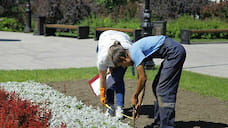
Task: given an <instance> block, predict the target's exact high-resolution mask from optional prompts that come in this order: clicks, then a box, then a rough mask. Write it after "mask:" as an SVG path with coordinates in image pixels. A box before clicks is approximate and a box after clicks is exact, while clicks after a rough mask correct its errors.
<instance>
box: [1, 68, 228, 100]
mask: <svg viewBox="0 0 228 128" xmlns="http://www.w3.org/2000/svg"><path fill="white" fill-rule="evenodd" d="M157 70H158V67H156V69H155V70H147V71H146V72H147V77H148V80H150V81H152V80H153V79H154V76H155V75H156V73H157ZM97 73H98V72H97V68H96V67H90V68H69V69H49V70H0V81H1V82H6V81H18V82H21V81H27V80H34V81H37V82H44V83H45V82H57V81H65V80H79V79H90V78H92V77H93V76H95V75H96V74H97ZM127 79H137V75H135V76H132V74H131V68H128V70H127V72H126V75H125V80H127ZM180 88H182V89H185V90H189V91H192V92H197V93H199V94H202V95H207V96H212V97H217V98H219V99H222V100H228V93H227V92H228V78H221V77H214V76H208V75H203V74H199V73H193V72H190V71H183V72H182V76H181V80H180Z"/></svg>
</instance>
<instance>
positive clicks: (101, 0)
mask: <svg viewBox="0 0 228 128" xmlns="http://www.w3.org/2000/svg"><path fill="white" fill-rule="evenodd" d="M96 1H97V3H98V4H100V5H102V6H104V7H105V8H107V9H112V8H114V7H116V6H119V5H123V4H126V3H127V1H128V0H96Z"/></svg>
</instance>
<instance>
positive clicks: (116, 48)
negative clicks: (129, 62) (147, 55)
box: [108, 41, 127, 66]
mask: <svg viewBox="0 0 228 128" xmlns="http://www.w3.org/2000/svg"><path fill="white" fill-rule="evenodd" d="M108 56H109V58H110V59H111V60H112V62H113V64H114V65H115V66H118V64H119V63H121V62H123V59H122V58H120V57H127V49H124V48H123V47H122V46H121V44H120V42H118V41H115V42H114V44H113V45H112V46H111V47H110V48H109V51H108Z"/></svg>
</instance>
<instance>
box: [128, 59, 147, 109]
mask: <svg viewBox="0 0 228 128" xmlns="http://www.w3.org/2000/svg"><path fill="white" fill-rule="evenodd" d="M137 71H138V82H137V87H136V90H135V92H134V94H133V96H132V99H131V103H132V105H133V106H134V107H135V106H136V105H137V106H138V105H141V103H142V101H143V96H144V91H145V84H146V80H147V76H146V72H145V70H144V66H143V63H142V64H140V65H139V66H138V67H137Z"/></svg>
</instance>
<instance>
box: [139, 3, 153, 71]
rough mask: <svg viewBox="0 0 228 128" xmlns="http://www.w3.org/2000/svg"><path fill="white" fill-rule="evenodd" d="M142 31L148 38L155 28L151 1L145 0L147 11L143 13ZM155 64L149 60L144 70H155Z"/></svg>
mask: <svg viewBox="0 0 228 128" xmlns="http://www.w3.org/2000/svg"><path fill="white" fill-rule="evenodd" d="M140 27H141V29H142V32H143V33H142V36H143V37H146V36H151V35H152V28H153V24H152V23H151V10H150V0H145V9H144V13H143V22H142V24H141V25H140ZM154 67H155V64H154V61H153V59H152V60H148V61H146V62H145V64H144V68H145V69H154Z"/></svg>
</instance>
